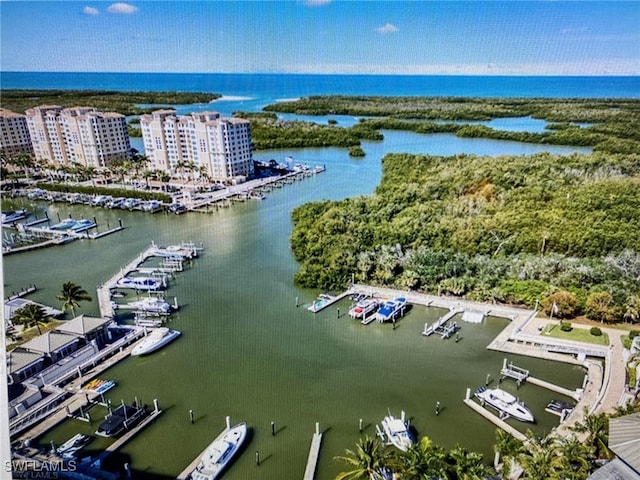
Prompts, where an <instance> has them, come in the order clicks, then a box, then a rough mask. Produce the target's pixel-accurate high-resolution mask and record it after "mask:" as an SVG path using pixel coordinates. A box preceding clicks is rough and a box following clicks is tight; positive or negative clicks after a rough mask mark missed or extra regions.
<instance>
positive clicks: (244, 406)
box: [4, 132, 583, 480]
mask: <svg viewBox="0 0 640 480" xmlns="http://www.w3.org/2000/svg"><path fill="white" fill-rule="evenodd" d="M384 133H385V141H384V142H381V143H377V142H371V143H370V144H366V145H365V150H367V152H368V156H367V157H366V158H365V159H363V160H352V159H350V158H349V157H348V155H347V153H346V152H345V151H344V150H343V149H302V150H295V151H289V150H287V151H274V152H264V153H259V154H257V155H256V157H257V158H258V159H268V158H283V157H284V156H286V155H289V154H292V155H293V156H294V157H295V158H296V160H301V161H314V162H321V163H325V164H326V165H327V171H326V172H325V173H323V174H320V175H317V176H315V177H312V178H309V179H306V180H304V181H301V182H298V183H295V184H293V185H290V186H287V187H285V188H282V189H278V190H274V191H272V192H271V193H269V194H268V197H267V199H266V200H264V201H262V202H258V201H252V202H247V203H245V204H241V205H235V206H234V207H233V208H230V209H226V210H222V211H220V212H217V213H213V214H190V215H184V216H174V215H167V214H157V215H145V214H142V213H132V212H124V211H111V210H102V209H92V208H90V207H84V206H68V205H66V204H55V205H50V206H47V205H46V204H43V203H31V202H29V201H26V200H25V201H22V202H21V203H22V205H25V206H27V207H28V208H30V209H32V210H36V211H38V212H39V214H40V215H42V214H43V209H44V208H48V213H49V216H50V218H54V219H55V218H56V217H57V216H58V215H60V216H61V217H64V216H68V215H69V214H72V215H73V216H74V218H80V217H89V218H91V217H93V216H95V217H96V219H97V220H98V222H99V224H100V225H101V226H102V228H106V226H107V224H109V225H115V224H116V222H117V221H118V219H122V221H123V223H124V225H125V226H126V227H127V228H126V229H125V230H124V231H122V232H120V233H117V234H114V235H111V236H108V237H105V238H102V239H100V240H98V241H87V240H83V241H78V242H75V243H72V244H69V245H66V246H61V247H58V248H55V249H49V250H39V251H34V252H31V253H27V254H22V255H16V256H9V257H6V258H5V259H4V269H5V272H4V273H5V282H6V284H5V290H7V291H9V292H10V291H12V290H17V289H19V288H20V287H21V286H23V285H26V284H29V283H33V282H35V283H36V284H37V285H38V286H39V287H40V290H39V291H38V292H37V293H36V294H35V295H34V296H33V299H34V300H39V301H42V302H44V303H49V304H54V305H55V304H56V303H57V302H56V300H55V296H56V295H57V293H58V291H59V290H60V288H61V285H62V283H63V282H64V281H67V280H72V281H74V282H76V283H78V284H80V285H82V286H83V287H85V288H86V289H87V290H89V291H91V292H94V291H95V288H96V286H97V285H98V284H100V283H101V282H103V281H104V280H105V279H106V278H108V277H109V276H110V275H111V274H112V273H113V272H115V271H116V270H117V269H118V268H119V267H120V266H122V265H124V264H125V263H127V262H128V261H129V260H130V259H132V258H133V257H135V256H136V255H137V254H138V253H139V252H140V251H141V250H142V249H144V248H145V247H146V246H147V245H148V244H149V243H150V242H151V241H152V240H154V241H155V242H156V243H159V244H169V243H176V242H180V241H182V240H193V241H196V242H200V241H202V242H204V244H205V246H206V250H205V252H204V254H203V255H202V258H200V259H199V260H197V261H195V262H194V263H193V265H192V267H191V268H190V269H188V270H187V271H185V272H183V273H181V274H179V275H178V276H177V277H176V279H175V280H174V281H173V282H172V283H171V286H170V289H169V290H168V296H169V298H170V299H171V298H172V297H173V296H176V297H177V299H178V302H179V303H180V305H181V306H182V307H181V310H180V312H179V313H178V314H177V315H175V316H174V319H173V321H172V323H171V326H172V327H173V328H176V329H178V330H180V331H182V332H183V336H182V338H180V339H179V340H178V341H176V342H175V343H173V344H172V345H170V346H168V347H167V348H165V349H164V350H162V351H160V352H158V353H156V354H154V355H152V356H149V357H145V358H130V359H127V360H126V361H124V362H121V363H120V364H119V365H117V366H115V367H114V368H112V369H110V370H109V371H108V372H106V373H105V374H103V375H102V377H103V378H110V379H115V380H116V381H117V382H118V386H117V388H116V389H114V390H112V391H111V392H110V393H109V395H108V396H109V398H111V399H112V402H113V403H119V402H120V400H121V399H124V400H125V401H131V400H132V399H133V398H134V397H135V396H137V397H138V398H139V399H142V400H143V401H145V402H147V403H151V402H152V400H153V399H154V398H157V399H158V400H159V402H160V405H161V407H163V408H164V409H166V411H165V413H164V414H163V415H162V416H161V417H160V418H159V419H158V420H157V421H156V422H155V424H153V425H152V426H150V427H149V428H148V429H147V430H145V432H144V433H143V434H141V435H139V436H138V438H135V439H134V440H133V441H132V442H131V443H129V444H128V445H126V446H125V448H123V449H122V451H121V452H120V455H118V456H116V457H114V458H113V461H112V466H113V467H114V468H122V465H123V464H124V462H128V463H130V465H131V467H132V468H133V469H135V470H136V471H137V472H144V473H145V474H147V475H162V476H164V475H168V476H172V475H176V474H177V473H179V472H180V471H182V469H183V468H184V467H185V466H186V465H187V464H188V463H190V461H191V460H192V459H193V458H194V457H195V456H196V455H197V454H198V453H199V452H200V451H201V450H202V449H203V448H204V447H205V446H206V445H207V444H208V443H209V442H210V441H211V439H212V438H213V437H214V436H215V435H216V434H217V433H218V432H219V430H221V429H222V427H223V425H224V417H225V416H226V415H231V416H232V418H233V419H234V420H235V421H240V420H246V421H247V422H248V423H249V424H250V425H251V426H252V427H253V435H252V438H251V441H250V443H249V444H248V446H247V451H246V452H245V453H244V454H243V455H242V456H241V457H240V458H239V459H238V461H237V462H236V464H235V465H234V467H233V468H232V469H231V470H230V471H229V472H228V473H227V474H226V476H225V478H229V479H234V478H235V479H246V478H264V479H289V478H300V477H301V476H302V474H303V472H304V467H305V462H306V457H307V453H308V447H309V443H310V441H311V435H312V433H313V431H314V428H315V422H316V421H318V422H320V425H321V429H323V430H325V431H326V435H325V436H324V440H323V446H322V452H321V457H320V464H319V468H318V474H317V477H316V478H318V479H320V480H323V479H324V480H328V479H330V478H333V477H334V476H335V474H336V473H338V472H339V471H341V465H340V464H338V463H337V462H335V461H334V460H333V457H334V456H335V455H339V454H342V453H343V452H344V449H345V448H351V447H352V446H353V445H354V443H355V442H356V440H357V439H358V436H359V433H358V422H359V419H360V418H362V419H363V422H364V425H365V426H367V428H366V429H365V433H369V434H373V433H374V425H375V424H376V423H378V422H379V421H380V420H381V419H382V417H383V416H384V415H385V414H386V413H387V409H390V410H391V411H392V412H393V413H396V414H399V413H400V410H405V411H406V412H407V415H409V416H410V417H412V423H413V425H414V426H415V427H416V429H417V430H418V432H419V434H420V435H428V436H430V437H432V438H433V439H434V440H435V441H436V442H438V443H440V444H442V445H444V446H447V447H452V446H454V445H455V444H456V443H461V444H463V445H465V446H467V447H468V448H470V449H473V450H479V451H482V452H484V453H485V455H486V456H487V458H492V450H491V448H492V444H493V439H494V427H493V426H492V425H491V424H489V423H488V422H487V421H486V420H484V419H482V418H480V417H479V416H478V415H477V414H475V413H473V412H472V411H471V410H470V409H468V408H467V407H465V406H464V405H463V403H462V398H463V397H464V394H465V390H466V388H468V387H476V386H478V385H480V384H483V383H484V381H485V379H486V375H487V374H488V373H489V374H491V376H492V377H493V378H497V377H498V372H499V368H500V366H501V363H502V358H503V356H502V355H501V354H497V353H493V352H489V351H486V350H485V346H486V345H487V344H488V343H489V342H490V340H491V339H492V338H493V337H494V336H495V335H496V334H497V333H498V332H499V331H500V330H501V329H502V328H503V327H504V326H505V324H506V323H505V322H506V321H505V320H502V319H495V318H490V319H487V320H485V322H484V323H483V324H481V325H471V324H464V326H463V330H462V336H463V340H462V341H460V342H459V343H457V344H456V343H455V342H453V341H449V342H446V341H443V340H440V339H439V338H435V337H434V338H424V337H422V336H421V335H420V332H421V331H422V328H423V325H424V323H425V322H427V321H428V322H432V321H433V320H435V319H436V318H437V316H438V315H439V314H441V313H442V311H439V310H433V309H432V310H429V309H426V308H423V307H415V308H414V309H413V310H412V311H411V312H410V313H409V314H408V315H407V317H406V318H405V319H403V320H402V321H401V322H400V323H399V325H398V328H397V329H396V330H395V331H394V330H393V329H392V327H391V325H379V324H371V325H369V326H366V327H363V326H361V325H360V324H359V323H357V322H353V321H350V320H349V319H348V318H346V317H342V318H337V312H336V309H335V308H331V309H328V310H327V311H326V312H322V313H319V314H316V315H314V314H312V313H310V312H308V311H307V310H306V309H305V308H302V307H300V308H296V306H295V300H296V297H298V298H299V301H300V303H301V304H303V303H309V302H311V301H312V300H313V298H315V295H316V294H317V293H318V292H316V291H306V290H300V289H297V288H295V287H294V286H293V285H292V277H293V274H294V273H295V271H296V264H295V262H294V260H293V259H292V257H291V254H290V250H289V235H290V232H291V221H290V212H291V210H292V208H294V207H295V206H297V205H300V204H302V203H305V202H308V201H311V200H317V199H323V198H331V199H337V198H344V197H346V196H353V195H362V194H369V193H371V192H372V191H373V189H374V188H375V185H377V183H378V182H379V178H380V161H379V159H380V158H381V156H382V155H383V154H384V153H386V152H387V151H407V152H421V151H422V152H428V153H449V152H450V151H469V152H475V153H487V152H493V153H494V154H497V153H522V152H521V150H520V149H525V150H526V149H528V148H530V146H529V145H520V144H512V143H511V142H508V143H507V142H495V141H478V140H467V139H457V138H456V137H454V136H448V135H444V136H442V135H435V136H423V135H417V134H412V133H402V132H384ZM514 148H515V149H516V150H513V149H514ZM339 307H340V309H341V311H342V312H343V313H344V312H346V311H347V309H348V302H346V301H345V302H343V303H342V304H340V305H339ZM82 312H83V313H87V314H93V315H97V314H98V310H97V304H96V302H95V301H94V302H92V303H91V304H85V305H83V307H82ZM510 358H511V357H510ZM514 361H515V362H516V364H517V365H519V366H523V367H525V368H530V369H531V370H532V371H533V372H534V374H535V375H537V376H540V377H542V378H545V379H548V380H550V381H555V382H558V383H560V384H562V385H565V386H567V387H569V388H575V387H578V386H580V385H581V382H582V378H583V373H582V372H581V371H580V370H579V369H575V368H572V367H567V366H564V365H557V364H553V363H547V362H542V361H538V360H532V359H526V358H523V359H519V358H518V359H514ZM507 386H508V387H509V388H512V387H513V388H512V390H513V391H515V387H514V386H513V385H511V384H507ZM518 395H519V396H520V397H521V398H522V399H523V400H525V401H526V402H527V403H528V404H529V405H530V406H531V407H532V408H533V409H534V410H535V412H536V415H537V418H538V423H537V424H536V425H535V426H533V429H534V430H535V431H538V432H541V433H542V432H547V431H549V430H550V429H551V428H552V427H553V426H554V425H556V424H557V419H556V417H554V416H551V415H549V414H546V413H544V411H543V410H544V406H545V405H546V403H548V401H550V400H551V399H553V398H556V397H557V396H556V395H554V394H552V393H550V392H547V391H545V390H542V389H540V388H538V387H535V386H528V385H527V386H524V387H523V388H521V389H520V390H519V391H518ZM438 401H439V402H441V404H442V405H443V406H444V410H443V411H442V412H441V414H440V415H439V416H436V415H435V412H434V408H435V404H436V402H438ZM189 410H193V411H194V413H195V416H196V422H195V424H193V425H191V424H190V423H189V413H188V412H189ZM101 414H104V412H100V411H99V410H96V411H95V412H92V416H93V418H99V417H100V415H101ZM272 420H273V421H275V422H276V426H277V428H278V430H279V431H278V434H277V435H276V437H275V438H274V437H272V436H271V432H270V422H271V421H272ZM515 424H516V425H517V422H516V423H515ZM95 428H96V424H95V423H94V424H93V425H91V426H90V425H86V424H84V423H82V422H78V421H69V422H66V423H65V424H63V425H62V426H60V427H58V428H56V429H54V430H52V431H51V432H49V433H47V434H46V435H44V437H43V438H42V439H40V440H41V442H42V443H43V444H45V445H48V443H49V442H50V441H54V442H56V443H61V442H63V441H64V440H66V439H67V438H69V437H71V436H72V435H73V434H75V433H77V432H85V433H91V432H92V431H94V430H95ZM469 432H473V434H469ZM105 444H106V441H104V440H102V439H100V440H96V441H95V442H94V443H93V445H92V448H95V449H99V448H101V447H104V445H105ZM256 450H259V451H260V455H261V457H262V459H263V463H262V464H261V465H260V467H256V465H255V451H256ZM113 464H115V465H113Z"/></svg>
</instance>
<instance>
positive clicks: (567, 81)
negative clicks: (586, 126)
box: [0, 72, 640, 101]
mask: <svg viewBox="0 0 640 480" xmlns="http://www.w3.org/2000/svg"><path fill="white" fill-rule="evenodd" d="M0 87H1V88H3V89H62V90H74V89H82V90H117V91H181V92H211V93H219V94H222V95H226V96H242V97H251V98H260V99H263V100H268V101H269V100H277V99H282V98H298V97H302V96H310V95H381V96H455V97H485V98H490V97H502V98H504V97H523V98H534V97H544V98H640V76H498V75H496V76H493V75H490V76H488V75H397V74H395V75H390V74H389V75H387V74H376V75H370V74H359V75H353V74H303V73H132V72H122V73H114V72H103V73H95V72H0Z"/></svg>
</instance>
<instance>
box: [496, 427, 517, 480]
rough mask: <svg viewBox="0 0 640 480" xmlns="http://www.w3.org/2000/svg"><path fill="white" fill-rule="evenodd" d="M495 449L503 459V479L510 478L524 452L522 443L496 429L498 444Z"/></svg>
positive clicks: (503, 431)
mask: <svg viewBox="0 0 640 480" xmlns="http://www.w3.org/2000/svg"><path fill="white" fill-rule="evenodd" d="M493 449H494V450H495V452H496V453H497V454H498V455H500V457H501V458H502V478H509V474H510V473H511V470H512V468H513V467H514V466H515V465H514V464H515V463H516V460H517V458H518V455H520V454H521V453H522V452H523V446H522V442H521V441H520V440H518V439H517V438H515V437H514V436H513V435H511V434H510V433H507V432H506V431H505V430H503V429H501V428H496V443H495V445H494V446H493ZM496 468H497V467H496Z"/></svg>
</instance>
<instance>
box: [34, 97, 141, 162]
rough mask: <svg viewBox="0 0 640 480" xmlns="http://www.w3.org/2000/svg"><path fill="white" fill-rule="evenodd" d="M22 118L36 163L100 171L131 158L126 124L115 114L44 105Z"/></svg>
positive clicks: (91, 109) (122, 118) (123, 119)
mask: <svg viewBox="0 0 640 480" xmlns="http://www.w3.org/2000/svg"><path fill="white" fill-rule="evenodd" d="M26 117H27V126H28V129H29V134H30V135H31V142H32V144H33V151H34V154H35V157H36V159H37V160H42V161H45V162H48V163H51V164H54V165H69V164H73V163H76V164H80V165H82V166H85V167H94V168H102V167H107V166H109V164H111V163H112V162H113V161H114V160H126V159H129V158H130V157H131V143H130V141H129V133H128V132H127V120H126V118H125V116H124V115H120V114H119V113H113V112H98V111H97V110H96V109H95V108H92V107H73V108H65V109H63V108H62V107H60V106H57V105H44V106H40V107H35V108H31V109H29V110H27V111H26Z"/></svg>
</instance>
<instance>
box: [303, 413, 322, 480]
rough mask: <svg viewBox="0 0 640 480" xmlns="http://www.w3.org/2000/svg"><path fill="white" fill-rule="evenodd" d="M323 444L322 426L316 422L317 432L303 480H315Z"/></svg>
mask: <svg viewBox="0 0 640 480" xmlns="http://www.w3.org/2000/svg"><path fill="white" fill-rule="evenodd" d="M321 443H322V433H321V432H320V424H319V423H317V422H316V431H315V433H314V434H313V437H312V439H311V448H309V457H308V458H307V468H305V470H304V477H303V480H313V478H314V477H315V475H316V466H317V465H318V458H319V456H320V445H321Z"/></svg>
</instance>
